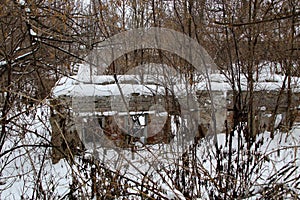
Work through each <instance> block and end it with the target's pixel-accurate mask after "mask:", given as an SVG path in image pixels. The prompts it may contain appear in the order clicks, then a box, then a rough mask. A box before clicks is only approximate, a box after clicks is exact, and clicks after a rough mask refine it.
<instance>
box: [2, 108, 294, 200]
mask: <svg viewBox="0 0 300 200" xmlns="http://www.w3.org/2000/svg"><path fill="white" fill-rule="evenodd" d="M42 113H44V114H42ZM33 115H34V116H35V117H34V116H33ZM33 115H29V116H26V115H22V116H21V118H20V122H22V121H23V120H25V121H24V122H23V124H28V127H27V130H28V131H32V132H28V133H26V134H25V137H24V138H23V139H22V140H21V143H20V144H41V143H44V142H45V139H44V138H43V137H40V136H39V135H37V134H35V132H37V133H38V134H40V135H44V136H45V137H46V138H47V139H50V134H49V132H48V130H49V129H48V128H50V127H49V124H48V120H47V118H48V117H49V109H48V107H47V106H46V105H44V106H42V107H38V108H36V112H35V113H34V114H33ZM277 117H278V118H280V116H277ZM172 127H173V128H174V127H176V125H175V124H172ZM16 131H17V130H16ZM177 137H178V136H176V137H175V141H176V138H177ZM18 138H19V137H17V135H15V136H14V135H13V134H12V136H11V137H10V140H8V141H7V142H6V143H5V149H10V148H11V147H13V146H15V145H16V142H18ZM217 140H218V146H219V148H221V147H222V148H221V151H222V152H224V153H225V152H226V151H228V150H229V147H228V144H227V145H226V135H225V134H222V133H221V134H218V135H217ZM177 141H178V142H179V140H177ZM239 141H240V139H238V134H237V132H235V134H234V135H233V138H232V151H233V152H236V151H235V150H236V148H237V146H238V145H239ZM262 141H263V142H262ZM211 142H212V141H211V140H203V141H202V142H201V143H200V145H199V146H198V147H197V162H198V164H199V165H200V166H201V171H203V174H201V177H202V178H203V179H207V178H215V177H217V176H218V174H217V172H216V157H215V156H214V155H215V147H214V145H213V144H212V143H211ZM241 142H242V144H243V143H244V142H245V138H244V137H241ZM256 142H257V143H259V142H261V145H260V146H259V148H258V149H257V150H255V146H253V147H252V148H251V152H254V153H255V152H256V153H260V154H261V155H263V157H262V156H260V157H258V159H260V160H258V161H257V162H255V163H253V164H252V165H251V167H252V168H253V169H256V168H257V169H259V170H258V172H255V173H253V174H252V175H251V182H252V185H251V186H249V188H250V189H251V191H253V194H254V196H253V197H255V198H260V197H262V196H261V195H260V192H261V189H262V186H264V185H265V186H267V185H268V184H269V181H270V180H271V179H272V177H275V176H276V174H279V173H280V172H283V170H284V169H285V167H286V166H292V165H291V163H294V164H293V165H295V166H299V164H300V161H299V156H300V151H299V147H300V146H299V142H300V127H297V126H295V127H293V129H292V130H291V131H290V132H288V133H281V132H276V133H275V135H274V138H273V139H272V137H271V134H270V133H269V132H264V133H261V134H259V135H258V136H257V138H256ZM179 147H180V146H179ZM176 148H178V145H176V143H175V144H173V146H170V145H168V144H159V145H153V146H148V147H147V148H144V149H141V150H140V151H138V152H137V154H135V158H134V159H132V152H131V151H130V150H128V151H127V150H126V151H124V153H123V154H122V155H123V159H124V160H126V159H128V160H129V161H130V162H127V167H124V166H123V167H122V164H121V163H120V162H119V166H110V169H119V170H120V172H119V173H121V174H124V176H126V177H128V178H130V179H132V180H135V181H137V182H142V181H143V180H144V179H143V176H144V175H143V174H145V173H146V172H147V174H148V177H149V178H150V177H151V179H152V181H153V184H156V185H158V186H160V188H161V195H162V196H164V197H166V198H168V199H185V197H184V195H183V193H182V191H180V190H178V187H177V186H175V183H174V180H173V179H172V176H171V174H169V175H168V170H166V169H167V168H170V169H172V168H173V167H174V166H175V164H176V163H177V164H179V165H180V163H178V160H177V156H176V152H178V151H177V150H176ZM180 148H182V147H180ZM243 148H245V147H243ZM243 148H242V149H243ZM103 150H104V149H103V148H98V149H97V152H98V153H99V155H98V156H99V159H102V158H103V156H104V157H105V163H106V164H107V165H109V162H110V161H112V160H111V159H116V158H118V154H116V152H115V151H114V150H109V149H106V151H103ZM243 152H246V149H243V150H242V151H241V152H240V153H241V155H242V157H241V158H243V157H244V156H245V155H243ZM92 155H95V153H94V152H92V150H91V152H90V154H89V151H87V152H86V154H85V155H84V156H85V158H86V159H87V158H88V157H91V156H92ZM224 155H225V154H224ZM232 155H233V158H232V160H234V159H235V157H237V156H238V155H239V154H237V153H233V154H232ZM44 156H46V157H44ZM43 158H46V160H45V161H44V162H42V160H43ZM244 158H245V157H244ZM263 158H266V160H264V159H263ZM5 159H8V161H9V162H8V163H7V165H6V167H5V168H4V170H3V171H2V173H1V177H0V182H1V183H2V184H1V185H0V199H7V198H8V199H18V198H20V196H21V195H23V197H24V198H25V199H28V198H31V197H32V195H34V194H33V191H34V190H35V189H36V187H37V185H36V183H37V177H38V176H37V173H38V170H40V169H41V176H40V178H41V179H40V181H41V184H42V187H43V188H44V189H46V191H47V192H49V194H48V195H51V197H52V198H53V199H57V198H59V197H60V198H61V197H63V196H65V195H66V194H67V193H68V192H69V186H70V184H71V182H72V174H77V177H79V179H80V180H81V179H82V180H81V181H82V182H86V183H87V184H83V185H82V187H83V190H84V191H85V192H86V193H90V189H89V187H90V186H89V183H88V181H90V180H88V179H85V178H84V177H85V176H84V173H85V172H84V171H82V169H81V168H82V167H80V166H81V165H80V162H81V161H80V159H79V157H75V163H77V164H76V165H74V166H70V165H69V164H68V162H67V161H66V160H60V161H59V162H58V163H57V164H52V163H51V161H50V160H49V149H47V148H34V147H26V148H20V149H19V150H16V151H14V152H12V153H11V154H7V155H6V156H5V158H4V157H1V166H3V165H2V164H4V162H5ZM226 162H228V158H227V157H224V158H223V159H222V163H223V165H224V166H227V165H228V163H227V164H226ZM112 164H114V162H112ZM200 166H199V167H200ZM91 167H95V166H91ZM233 167H234V168H236V167H237V165H236V163H233ZM86 170H88V169H86ZM204 172H205V173H208V174H209V176H207V175H205V173H204ZM288 174H289V173H286V174H283V176H282V177H281V176H278V177H277V179H278V181H279V182H282V183H283V182H284V180H286V181H287V182H289V181H290V182H291V187H292V186H293V185H292V180H293V178H295V177H297V176H298V175H299V174H300V169H299V168H297V169H296V170H295V171H294V172H293V173H292V174H291V175H290V176H287V175H288ZM162 176H164V178H163V179H162ZM149 184H151V183H149ZM240 184H242V183H240ZM287 184H288V183H287ZM199 188H200V189H201V192H202V197H207V198H208V197H209V191H208V190H207V188H205V187H202V186H200V185H199ZM138 190H139V187H135V186H132V187H131V188H129V189H128V191H132V192H133V193H138ZM211 190H215V188H213V187H211ZM295 190H297V189H296V188H295Z"/></svg>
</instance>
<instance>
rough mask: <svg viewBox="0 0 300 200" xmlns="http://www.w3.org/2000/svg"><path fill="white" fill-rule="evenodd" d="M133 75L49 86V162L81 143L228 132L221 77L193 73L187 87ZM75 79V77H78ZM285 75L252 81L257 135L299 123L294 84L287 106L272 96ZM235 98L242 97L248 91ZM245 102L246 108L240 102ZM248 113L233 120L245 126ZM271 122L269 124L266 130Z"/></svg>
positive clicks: (131, 142)
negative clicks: (185, 132)
mask: <svg viewBox="0 0 300 200" xmlns="http://www.w3.org/2000/svg"><path fill="white" fill-rule="evenodd" d="M160 70H162V68H160V69H158V70H157V68H156V72H158V73H156V74H153V73H150V74H149V73H148V74H145V73H139V74H128V75H94V76H93V79H92V80H91V81H90V82H89V81H86V80H84V81H82V80H79V79H78V76H70V77H63V78H62V79H60V81H59V82H58V83H57V84H56V86H55V87H54V88H53V98H52V99H51V105H52V111H51V118H50V122H51V126H52V143H53V144H54V146H57V148H54V149H53V153H52V158H53V162H57V161H58V160H59V159H61V158H63V157H66V156H69V155H73V154H76V153H78V152H80V151H82V150H83V149H84V144H83V143H82V141H83V140H84V141H85V144H86V143H89V142H90V143H95V142H96V143H98V144H101V145H102V146H107V145H108V146H109V145H110V144H109V143H110V142H111V143H113V145H115V146H117V147H120V148H131V149H134V148H135V146H136V145H138V144H141V145H151V144H157V143H169V142H170V141H171V140H172V139H173V138H174V137H175V135H179V136H180V135H181V134H184V129H189V131H190V132H193V136H194V138H196V139H199V138H201V137H204V136H205V135H206V134H209V133H210V132H213V131H215V132H216V133H221V132H230V131H231V130H233V129H234V127H233V125H234V119H233V117H234V115H233V112H234V104H233V102H234V99H233V98H234V91H233V90H232V85H231V84H230V83H229V81H228V80H227V78H226V77H225V76H224V75H222V74H210V75H209V78H207V77H205V76H203V75H199V76H198V78H197V81H195V82H194V83H193V84H190V83H189V82H188V81H185V80H184V78H183V77H182V76H181V75H180V74H178V73H177V74H176V73H175V74H174V73H173V74H172V73H170V72H168V73H167V75H168V76H166V75H162V74H165V73H161V71H160ZM79 73H80V72H79ZM282 80H283V77H282V76H279V75H272V76H271V77H270V76H269V74H266V75H265V76H262V78H261V79H260V80H259V81H257V82H256V83H255V92H254V99H253V101H252V103H253V106H254V107H255V108H256V109H255V118H254V122H255V130H254V131H255V132H257V133H259V132H262V131H270V130H271V129H273V128H274V127H275V128H277V127H279V126H280V125H284V124H285V120H287V117H286V112H287V109H290V108H291V109H290V110H289V112H292V113H293V114H292V115H291V116H293V119H289V120H292V121H293V122H297V121H299V99H300V95H299V94H300V93H299V91H300V90H299V87H298V84H297V83H298V79H297V78H294V79H293V81H294V83H295V84H294V86H293V94H292V99H291V100H292V101H291V104H290V105H289V108H287V104H286V102H287V99H286V95H282V97H280V98H278V94H279V90H280V88H281V85H282ZM239 87H240V88H241V89H242V92H241V94H240V95H241V98H245V99H247V86H246V80H245V85H241V86H239ZM246 103H247V102H246ZM247 115H248V113H247V110H246V109H245V110H244V113H242V114H241V115H240V116H239V117H240V119H238V120H239V121H241V122H247ZM272 119H275V120H273V121H274V123H273V124H272V123H271V122H272Z"/></svg>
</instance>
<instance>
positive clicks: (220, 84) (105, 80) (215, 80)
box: [53, 64, 300, 97]
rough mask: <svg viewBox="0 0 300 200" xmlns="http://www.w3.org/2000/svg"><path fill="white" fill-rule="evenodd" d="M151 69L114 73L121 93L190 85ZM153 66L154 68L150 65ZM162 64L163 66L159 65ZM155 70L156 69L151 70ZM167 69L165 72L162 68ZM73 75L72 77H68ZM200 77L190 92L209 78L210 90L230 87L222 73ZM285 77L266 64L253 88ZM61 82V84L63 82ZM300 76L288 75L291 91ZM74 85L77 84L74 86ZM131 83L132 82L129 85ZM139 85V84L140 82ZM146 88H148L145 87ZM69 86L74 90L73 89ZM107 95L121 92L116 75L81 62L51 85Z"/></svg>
mask: <svg viewBox="0 0 300 200" xmlns="http://www.w3.org/2000/svg"><path fill="white" fill-rule="evenodd" d="M150 67H151V70H152V71H153V70H154V69H156V71H158V72H159V74H147V73H146V74H143V75H140V73H141V72H140V70H141V69H140V68H138V70H137V71H135V72H131V73H137V74H131V75H130V74H127V75H117V76H116V77H117V80H118V83H119V84H121V85H122V92H123V93H124V94H131V93H134V92H139V93H140V94H145V95H146V94H149V93H151V91H152V92H153V91H156V89H158V90H157V92H163V91H164V90H163V89H162V88H163V87H164V86H165V87H168V88H169V89H171V90H172V91H173V92H174V93H175V94H177V96H180V95H186V94H185V92H184V91H187V90H186V88H187V86H188V85H189V84H188V83H187V82H188V81H185V80H184V79H183V78H181V76H180V75H179V74H176V73H174V72H173V71H170V72H168V75H169V76H163V75H162V74H163V73H162V72H160V71H159V70H162V69H163V67H160V68H154V67H153V66H152V65H150ZM152 68H153V69H152ZM161 68H162V69H161ZM90 70H92V71H93V72H92V77H90V74H91V73H90ZM154 72H155V70H154ZM165 73H166V72H165ZM69 79H72V80H69ZM199 79H200V81H198V82H196V83H194V86H193V87H190V88H191V89H192V91H193V92H195V90H208V89H209V85H208V80H209V81H210V86H211V88H210V89H211V90H213V91H224V92H226V91H229V90H232V85H231V84H230V82H229V80H228V79H227V78H226V76H225V75H224V74H219V73H213V74H210V75H209V79H208V78H207V77H205V76H203V75H202V77H201V75H200V76H199ZM240 79H241V85H237V83H236V85H235V87H236V88H241V89H242V91H247V90H248V89H249V88H248V86H247V78H246V77H245V76H244V75H241V77H240ZM283 80H284V76H283V75H278V74H274V73H272V72H271V71H270V69H269V68H268V67H264V68H262V70H261V71H260V74H259V78H258V81H257V82H254V91H264V90H274V91H276V90H280V89H281V87H282V84H283V83H282V82H283ZM63 82H64V84H62V83H63ZM299 82H300V80H299V78H298V77H291V83H292V90H293V91H294V92H299V91H300V84H299ZM74 85H79V86H75V87H73V86H74ZM130 85H131V86H130ZM139 85H142V86H139ZM147 88H148V89H147ZM72 90H75V91H73V92H72ZM64 95H66V96H72V95H74V96H90V95H95V96H110V95H120V91H119V89H118V86H117V84H116V82H115V78H114V76H112V75H96V69H95V68H92V69H90V66H89V65H86V64H80V66H79V71H78V75H77V76H72V77H63V78H62V79H61V80H59V81H58V83H57V84H56V87H55V88H54V89H53V96H54V97H58V96H64Z"/></svg>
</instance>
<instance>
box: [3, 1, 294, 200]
mask: <svg viewBox="0 0 300 200" xmlns="http://www.w3.org/2000/svg"><path fill="white" fill-rule="evenodd" d="M148 27H165V28H170V29H173V30H176V31H179V32H182V33H185V34H187V35H188V36H190V37H192V38H194V39H196V40H197V41H198V42H199V43H200V45H202V46H203V47H204V48H205V49H206V50H207V51H208V53H209V54H210V56H211V57H212V58H213V60H214V62H215V63H216V64H217V66H218V67H219V70H220V72H221V73H223V74H225V75H226V77H227V79H228V81H229V83H230V85H231V89H232V91H233V115H234V117H233V119H234V125H233V127H234V128H233V129H232V130H231V129H228V130H227V136H226V144H225V146H223V147H222V145H221V146H220V145H215V144H213V145H215V146H214V147H213V150H212V151H213V152H214V153H213V154H212V155H209V152H203V156H204V157H205V158H204V159H201V158H199V156H197V153H196V152H197V151H200V150H199V148H200V149H201V145H204V144H203V143H205V141H202V142H200V143H199V144H195V145H194V146H191V148H190V150H189V151H188V152H187V153H186V154H185V155H183V156H182V158H180V159H179V160H178V161H176V162H177V165H175V166H174V167H169V168H167V167H166V166H164V167H162V168H161V169H159V170H160V173H159V176H160V177H161V180H162V181H161V182H159V181H157V180H155V181H157V182H159V183H160V184H162V182H168V181H166V180H169V179H170V180H172V181H171V182H172V185H173V186H174V187H173V190H174V191H180V192H181V193H182V194H183V195H184V196H185V197H186V198H187V199H195V198H196V197H198V198H202V197H203V195H204V194H203V190H205V191H212V192H208V193H207V195H208V197H210V198H211V199H223V198H227V199H231V198H238V197H239V198H247V197H251V196H255V195H257V194H260V195H261V196H260V197H261V198H265V199H268V198H275V199H276V198H280V197H284V196H286V195H290V196H291V197H293V198H297V196H298V195H299V182H298V180H297V179H290V175H291V174H293V173H294V172H295V170H296V169H297V167H298V166H297V164H295V163H296V162H293V163H289V164H288V165H286V166H283V167H282V168H281V169H278V172H277V173H275V174H272V173H270V174H269V177H265V179H266V180H267V181H266V182H265V183H268V184H265V185H263V186H262V185H260V186H257V185H256V186H257V187H261V188H262V189H261V190H259V189H257V187H255V186H254V185H255V184H258V182H253V179H252V178H251V177H253V176H254V175H253V173H254V171H258V172H257V174H260V173H261V174H263V169H262V168H260V166H264V164H263V163H264V162H271V161H270V158H269V157H270V156H269V155H264V154H262V153H261V152H260V150H259V146H261V145H262V144H261V143H263V142H262V141H265V140H263V139H261V140H259V139H256V135H257V129H255V117H256V115H257V107H255V104H254V101H255V100H254V96H255V94H254V93H255V90H254V84H255V82H256V81H257V80H258V76H259V73H260V71H261V70H262V69H263V68H265V67H266V66H273V67H272V68H271V69H270V70H271V71H272V70H275V71H274V73H280V74H281V75H284V80H283V83H282V86H281V90H280V91H277V92H278V101H277V102H278V104H279V102H281V100H282V99H285V100H286V102H285V103H286V105H287V106H286V116H287V117H286V118H287V120H285V123H286V124H284V126H283V127H285V131H289V130H290V129H291V128H292V125H293V124H292V119H294V116H293V114H294V113H293V112H292V111H291V109H290V108H291V107H292V95H293V94H292V84H293V83H292V81H291V80H292V79H291V77H292V76H299V75H300V71H299V69H300V67H299V56H300V53H299V48H300V2H299V1H297V0H272V1H267V0H242V1H240V0H234V1H225V0H217V1H210V0H168V1H164V0H139V1H137V0H133V1H129V0H117V1H113V0H108V1H102V0H91V1H90V4H87V3H85V2H84V1H67V0H12V1H9V0H4V1H2V3H1V5H0V83H1V85H0V105H1V106H0V108H1V117H0V126H1V128H0V163H1V165H0V194H1V192H3V191H4V190H9V189H10V186H11V185H13V184H14V183H15V182H16V180H17V179H18V178H19V179H22V177H23V175H25V174H27V173H33V174H34V178H32V179H31V180H30V182H32V183H34V188H31V189H30V190H28V188H26V187H25V182H24V185H23V186H22V187H23V188H22V189H20V190H21V191H22V192H21V193H22V194H23V195H24V196H23V198H32V199H40V198H44V199H48V198H49V199H51V198H53V199H56V198H57V199H59V198H63V197H58V196H55V194H56V193H55V191H56V189H57V188H58V185H59V180H56V181H57V182H51V183H50V182H47V181H49V179H47V180H46V179H45V180H44V176H45V174H44V172H45V171H46V168H47V165H51V163H49V155H50V154H49V151H50V149H51V148H56V147H55V146H53V144H51V142H50V137H51V131H52V130H51V126H49V123H47V120H48V118H49V115H50V111H49V109H52V108H51V107H47V106H46V105H47V104H48V101H47V99H48V98H49V97H50V96H51V88H52V87H53V86H54V84H55V82H56V81H57V80H58V79H59V78H60V77H62V76H68V75H72V74H74V73H76V64H77V63H80V62H83V61H84V59H85V56H86V55H87V54H88V53H89V52H90V51H91V50H92V49H93V48H95V47H97V45H98V44H99V43H101V42H102V41H104V40H105V39H106V38H109V37H111V36H113V35H115V34H117V33H120V32H122V31H126V30H130V29H134V28H148ZM155 61H157V62H161V61H163V62H165V63H167V64H170V65H174V66H177V67H178V68H180V70H181V72H184V73H185V74H186V75H187V76H188V77H189V79H190V80H191V82H193V80H194V79H195V77H194V76H193V71H194V69H193V66H187V65H188V64H187V63H186V62H184V61H183V60H182V59H180V58H177V57H176V56H174V55H171V54H169V53H168V52H164V51H161V50H149V49H144V50H138V51H134V52H130V53H129V54H126V55H124V56H123V57H122V58H120V59H118V60H117V61H115V63H113V64H112V65H111V66H108V71H107V72H108V73H111V74H114V73H125V71H126V70H124V71H122V69H128V68H130V67H132V66H137V65H140V64H143V63H147V62H155ZM115 66H122V67H119V68H118V69H117V68H116V67H115ZM120 69H121V70H120ZM242 76H245V77H246V82H247V91H246V92H243V91H242V88H241V83H242V80H241V79H242V78H241V77H242ZM45 107H47V109H46V108H45ZM278 109H279V105H278V106H275V110H274V113H273V114H272V120H271V122H270V123H271V126H270V127H272V130H271V132H272V136H273V137H274V134H273V133H275V132H276V130H275V129H274V125H273V124H274V123H275V119H276V114H277V112H278ZM244 113H247V116H246V118H247V120H246V124H247V126H243V125H241V123H240V122H241V121H242V120H244V117H245V116H244ZM244 122H245V121H244ZM37 124H38V126H39V128H37V127H36V125H37ZM40 127H42V128H40ZM245 133H247V134H245ZM235 138H237V140H238V146H235V147H233V146H232V141H233V140H234V139H235ZM268 142H270V141H268ZM201 151H202V150H201ZM203 151H205V150H203ZM296 152H297V150H296ZM36 154H37V157H34V156H33V155H36ZM22 157H23V158H26V159H27V161H30V166H31V168H30V169H28V170H27V171H26V170H21V171H20V172H18V173H19V175H13V176H8V175H7V174H8V172H9V173H11V172H10V170H8V167H9V166H11V163H18V164H16V165H15V167H16V168H22V167H24V166H26V165H25V164H22V163H21V160H22ZM212 157H213V158H212ZM209 159H211V160H214V161H215V163H212V166H215V167H214V168H213V169H211V171H208V170H207V169H206V168H205V167H204V166H205V164H204V162H209V161H206V160H209ZM294 159H296V158H294ZM232 163H235V164H232ZM68 167H69V169H70V171H71V174H69V175H72V183H70V185H69V188H70V190H69V191H70V192H69V193H68V194H66V195H65V197H67V198H70V199H72V198H73V199H76V198H79V197H82V198H87V197H89V198H91V197H97V199H113V198H116V197H120V198H121V197H124V199H126V198H127V197H128V196H131V197H133V198H134V197H135V196H139V197H140V198H141V199H157V198H162V199H163V198H167V197H166V195H167V192H166V190H165V189H163V188H162V186H161V185H157V184H156V182H155V181H154V180H151V178H149V177H151V175H149V174H143V176H144V179H141V180H142V181H141V182H140V181H136V180H135V179H134V178H130V177H128V176H126V174H122V173H121V172H116V171H111V170H109V169H107V168H105V166H103V165H101V163H98V161H97V160H94V159H92V158H89V159H86V158H85V157H84V158H80V159H77V160H76V158H75V157H73V158H72V159H71V161H70V163H69V165H68ZM212 174H213V175H212ZM276 174H277V175H276ZM258 179H259V177H258V178H257V179H255V180H258ZM43 180H44V182H45V181H46V182H47V184H45V183H44V182H43ZM51 180H52V179H51ZM53 180H54V178H53ZM138 180H140V179H138ZM1 186H3V187H1ZM4 186H5V187H4ZM130 188H134V189H133V190H135V191H138V192H132V190H130ZM293 188H295V189H293ZM28 191H30V192H28ZM28 193H30V195H31V196H30V197H29V196H26V195H28ZM53 195H54V196H53ZM52 196H53V197H52ZM174 198H179V197H178V196H177V197H174Z"/></svg>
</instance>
